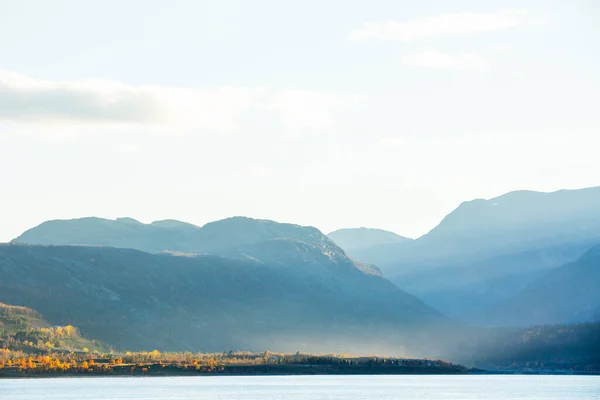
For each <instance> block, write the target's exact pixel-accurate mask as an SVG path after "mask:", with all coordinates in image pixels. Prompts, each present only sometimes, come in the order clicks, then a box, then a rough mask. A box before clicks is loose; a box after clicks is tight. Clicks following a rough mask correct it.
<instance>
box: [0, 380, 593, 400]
mask: <svg viewBox="0 0 600 400" xmlns="http://www.w3.org/2000/svg"><path fill="white" fill-rule="evenodd" d="M0 399H2V400H13V399H28V400H29V399H30V400H34V399H35V400H38V399H39V400H42V399H43V400H58V399H60V400H68V399H113V400H120V399H123V400H125V399H127V400H131V399H144V400H167V399H168V400H171V399H178V400H179V399H211V400H276V399H277V400H281V399H286V400H297V399H310V400H338V399H339V400H342V399H343V400H371V399H382V400H387V399H389V400H391V399H394V400H396V399H402V400H417V399H418V400H428V399H431V400H444V399H457V400H459V399H460V400H470V399H478V400H479V399H489V400H500V399H510V400H516V399H523V400H525V399H527V400H542V399H543V400H548V399H552V400H554V399H556V400H559V399H560V400H565V399H569V400H582V399H586V400H587V399H600V377H598V376H531V375H529V376H522V375H476V376H472V375H471V376H423V375H418V376H417V375H409V376H407V375H396V376H389V375H387V376H381V375H379V376H372V375H371V376H365V375H361V376H243V377H241V376H199V377H164V378H163V377H147V378H144V377H139V378H48V379H5V380H0Z"/></svg>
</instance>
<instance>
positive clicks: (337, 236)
mask: <svg viewBox="0 0 600 400" xmlns="http://www.w3.org/2000/svg"><path fill="white" fill-rule="evenodd" d="M327 236H329V238H331V239H332V240H333V241H334V242H336V243H337V244H338V245H339V246H340V247H341V248H342V249H344V250H345V251H346V252H347V253H348V254H349V255H350V256H352V257H355V256H356V255H360V254H361V252H363V251H365V250H366V249H373V248H378V247H379V246H385V245H389V244H397V243H406V242H410V241H411V240H412V239H409V238H406V237H404V236H400V235H397V234H395V233H394V232H389V231H384V230H382V229H371V228H364V227H363V228H350V229H338V230H337V231H333V232H331V233H329V234H327Z"/></svg>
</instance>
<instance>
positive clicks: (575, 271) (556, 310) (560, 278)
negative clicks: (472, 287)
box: [482, 246, 600, 326]
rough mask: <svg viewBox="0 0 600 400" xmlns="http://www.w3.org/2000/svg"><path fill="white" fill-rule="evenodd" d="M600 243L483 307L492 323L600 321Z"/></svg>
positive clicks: (537, 323) (487, 318)
mask: <svg viewBox="0 0 600 400" xmlns="http://www.w3.org/2000/svg"><path fill="white" fill-rule="evenodd" d="M599 309H600V246H596V247H594V248H592V249H591V250H589V251H588V252H586V253H585V254H584V255H583V256H582V257H581V258H580V259H579V260H577V261H576V262H573V263H569V264H567V265H564V266H562V267H559V268H556V269H554V270H552V271H550V272H549V273H548V274H546V275H545V276H544V277H543V278H542V279H540V280H538V281H535V282H533V283H531V284H530V285H529V286H527V287H526V288H525V289H524V290H523V291H521V292H520V293H518V294H517V295H515V296H513V297H511V298H510V299H508V300H506V301H504V302H502V303H500V304H498V305H496V306H495V307H493V308H492V309H491V310H486V312H485V313H484V315H482V319H483V321H485V322H487V323H490V324H495V325H505V326H509V325H513V326H514V325H517V326H526V325H542V324H564V323H574V322H593V321H600V313H598V311H599Z"/></svg>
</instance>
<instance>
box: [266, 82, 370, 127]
mask: <svg viewBox="0 0 600 400" xmlns="http://www.w3.org/2000/svg"><path fill="white" fill-rule="evenodd" d="M358 101H359V97H358V96H357V95H350V96H345V95H339V94H336V93H329V92H313V91H310V90H286V91H282V92H280V93H277V94H275V95H274V96H273V97H272V99H271V100H270V101H269V102H268V105H267V107H268V108H270V109H271V110H274V111H276V112H278V113H280V114H281V116H282V119H283V123H284V128H285V129H286V131H288V132H290V133H302V132H303V131H304V130H306V129H311V128H312V127H315V126H318V127H320V128H323V129H326V130H332V129H334V128H335V127H336V120H335V113H336V112H337V111H339V110H343V109H346V108H351V107H353V106H355V105H356V104H357V103H358Z"/></svg>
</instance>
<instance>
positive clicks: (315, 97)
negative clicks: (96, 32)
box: [0, 70, 355, 133]
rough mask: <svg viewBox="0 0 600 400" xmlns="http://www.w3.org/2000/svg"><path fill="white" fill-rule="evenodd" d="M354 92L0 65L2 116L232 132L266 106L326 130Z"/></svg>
mask: <svg viewBox="0 0 600 400" xmlns="http://www.w3.org/2000/svg"><path fill="white" fill-rule="evenodd" d="M354 100H355V96H353V95H350V96H346V95H339V94H334V93H327V92H319V91H312V90H287V91H285V90H284V91H274V90H269V89H266V88H263V87H258V86H257V87H247V86H219V87H211V88H186V87H169V86H134V85H127V84H123V83H120V82H114V81H106V80H98V79H91V80H84V81H74V82H57V81H48V80H41V79H35V78H31V77H28V76H25V75H21V74H17V73H13V72H9V71H3V70H0V121H12V122H15V121H16V122H24V121H25V122H36V123H39V122H43V123H48V122H50V123H53V122H58V123H64V122H65V121H66V122H69V123H73V122H78V123H84V124H89V123H93V124H96V125H97V124H99V123H101V124H106V123H108V124H123V123H125V124H137V125H139V124H142V125H152V126H157V125H159V126H164V127H166V128H172V127H174V128H178V129H180V128H192V129H200V130H206V131H215V132H226V133H227V132H231V131H233V130H234V129H236V128H237V127H238V122H239V121H238V120H239V118H240V117H241V115H242V114H243V113H244V112H247V111H252V110H267V111H268V112H269V115H268V118H271V119H275V120H278V121H280V122H281V123H282V124H283V125H284V126H285V127H286V128H287V129H291V128H292V127H293V128H301V129H314V128H326V129H329V128H331V127H332V126H334V125H335V116H334V112H335V111H337V110H338V109H343V108H346V107H349V106H351V105H352V104H353V103H354Z"/></svg>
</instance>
